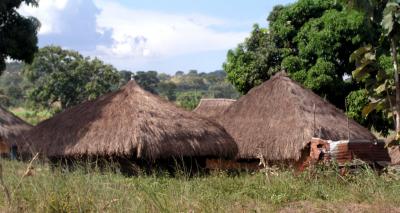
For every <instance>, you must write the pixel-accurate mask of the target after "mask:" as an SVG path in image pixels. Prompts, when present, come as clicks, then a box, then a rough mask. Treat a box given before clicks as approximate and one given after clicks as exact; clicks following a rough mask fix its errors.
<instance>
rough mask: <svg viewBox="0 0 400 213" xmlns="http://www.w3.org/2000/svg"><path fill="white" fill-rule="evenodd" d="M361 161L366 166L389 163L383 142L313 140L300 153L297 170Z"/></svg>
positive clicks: (387, 152) (389, 159)
mask: <svg viewBox="0 0 400 213" xmlns="http://www.w3.org/2000/svg"><path fill="white" fill-rule="evenodd" d="M356 159H359V160H362V161H364V162H366V163H368V164H379V165H382V166H383V165H387V164H389V163H390V162H391V158H390V156H389V151H388V149H387V148H385V143H383V142H373V141H363V140H341V141H330V140H322V139H319V138H313V139H312V140H311V141H310V143H309V144H308V145H307V146H306V148H305V149H304V151H303V152H302V157H301V159H300V160H299V163H298V168H299V169H300V170H303V169H304V168H306V167H307V166H309V165H312V164H315V163H317V162H337V163H338V164H339V166H342V165H345V164H348V163H350V164H352V163H354V162H353V160H356Z"/></svg>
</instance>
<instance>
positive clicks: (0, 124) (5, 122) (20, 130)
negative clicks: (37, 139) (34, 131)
mask: <svg viewBox="0 0 400 213" xmlns="http://www.w3.org/2000/svg"><path fill="white" fill-rule="evenodd" d="M31 128H32V126H31V125H29V124H28V123H26V122H25V121H23V120H21V119H20V118H18V117H17V116H15V115H14V114H12V113H11V112H9V111H7V110H6V109H4V108H3V107H0V141H2V142H3V144H5V145H7V146H9V147H11V146H12V145H17V146H18V145H19V144H20V143H21V140H23V138H24V137H22V136H21V134H24V132H25V131H28V130H29V129H31Z"/></svg>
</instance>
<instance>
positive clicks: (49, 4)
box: [19, 0, 68, 34]
mask: <svg viewBox="0 0 400 213" xmlns="http://www.w3.org/2000/svg"><path fill="white" fill-rule="evenodd" d="M67 3H68V0H40V1H39V7H31V6H27V5H26V4H23V5H22V6H21V7H20V9H19V12H21V14H23V15H25V16H34V17H36V18H37V19H39V21H40V22H41V24H42V25H41V28H40V31H39V34H48V33H60V22H61V16H60V15H61V14H60V11H62V10H64V9H65V7H66V5H67Z"/></svg>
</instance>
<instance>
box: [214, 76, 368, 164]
mask: <svg viewBox="0 0 400 213" xmlns="http://www.w3.org/2000/svg"><path fill="white" fill-rule="evenodd" d="M314 105H315V121H316V122H315V127H316V129H317V130H316V131H315V132H316V134H314V129H315V128H314ZM218 121H219V122H220V123H221V124H222V125H223V126H224V127H225V129H226V130H227V131H228V132H229V133H230V134H231V136H232V137H233V138H234V139H235V141H236V142H237V144H238V148H239V155H238V158H255V157H256V156H257V155H259V154H262V155H263V156H264V158H266V159H267V160H298V159H299V158H300V156H301V150H302V148H303V147H304V146H305V145H306V144H307V143H308V142H309V141H310V140H311V138H312V137H313V136H317V137H318V136H319V137H320V138H322V139H329V140H341V139H348V128H347V121H348V119H347V117H346V115H345V114H344V113H343V112H342V111H341V110H339V109H337V108H336V107H335V106H333V105H332V104H330V103H328V102H327V101H325V100H324V99H322V98H321V97H319V96H318V95H316V94H314V93H313V92H312V91H311V90H308V89H306V88H304V87H302V86H301V85H300V84H298V83H296V82H295V81H293V80H291V79H289V78H288V77H286V76H285V75H284V74H282V73H278V74H277V75H275V76H274V77H272V78H271V79H270V80H269V81H267V82H265V83H263V84H261V85H260V86H258V87H255V88H253V89H252V90H250V91H249V93H248V94H247V95H245V96H243V97H242V98H240V99H239V100H238V101H236V102H235V103H234V104H232V105H231V106H230V107H229V108H228V109H226V110H225V113H224V114H223V115H222V116H220V117H219V118H218ZM318 129H320V130H318ZM349 131H350V139H363V140H374V139H375V137H374V136H373V135H372V134H371V133H370V132H369V131H368V130H367V129H365V128H364V127H362V126H361V125H359V124H358V123H356V122H355V121H353V120H351V119H350V120H349Z"/></svg>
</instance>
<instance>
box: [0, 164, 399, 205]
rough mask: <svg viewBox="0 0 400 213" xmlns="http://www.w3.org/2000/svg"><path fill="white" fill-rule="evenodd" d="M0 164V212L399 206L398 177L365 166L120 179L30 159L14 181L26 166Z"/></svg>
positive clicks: (111, 174)
mask: <svg viewBox="0 0 400 213" xmlns="http://www.w3.org/2000/svg"><path fill="white" fill-rule="evenodd" d="M3 162H4V164H3V165H4V171H3V175H4V181H5V184H6V186H7V187H8V189H9V191H10V192H11V193H12V196H11V197H12V201H11V202H12V205H11V207H10V209H8V208H9V207H8V204H7V199H6V197H5V196H0V211H6V210H7V211H8V210H9V211H12V212H86V211H97V212H120V211H130V212H138V211H139V212H149V211H150V212H160V211H162V212H190V211H194V212H203V211H206V212H242V211H256V212H265V211H276V210H279V209H282V208H289V209H290V206H291V205H301V204H302V203H303V204H305V206H303V207H301V208H304V211H307V208H310V205H311V206H312V207H311V208H333V209H332V211H343V210H344V209H346V208H347V210H350V209H351V208H354V206H360V207H359V208H362V209H361V210H362V211H367V212H369V211H372V212H373V211H374V209H375V211H382V210H384V209H386V210H388V211H390V210H391V212H393V211H394V210H397V211H398V210H399V208H400V198H399V196H398V191H399V190H400V183H399V181H398V180H397V181H396V178H399V176H394V175H389V174H384V175H381V176H378V175H376V174H375V173H374V172H373V171H372V170H370V169H361V170H360V172H359V173H358V174H356V175H347V176H340V175H339V174H338V173H337V172H336V170H334V169H328V170H315V171H314V172H304V173H301V174H297V175H295V174H293V172H291V171H288V170H281V171H277V172H275V173H274V174H270V175H269V176H266V175H265V174H264V173H262V172H260V173H255V174H248V173H243V174H237V175H227V174H226V173H225V172H213V173H212V174H210V175H206V176H201V177H200V176H199V177H197V176H196V177H192V178H188V177H187V176H186V175H184V174H181V175H178V176H177V177H169V176H168V175H159V176H151V175H150V176H138V177H124V176H123V175H121V174H118V173H113V172H99V171H97V170H96V169H93V171H90V172H89V173H87V172H84V171H83V170H82V169H78V170H76V171H72V172H64V173H63V172H60V171H58V170H57V169H56V170H55V171H50V170H49V168H48V167H47V166H43V165H34V168H35V169H34V175H33V176H30V177H25V178H23V179H21V175H22V174H24V171H25V169H26V167H27V165H26V164H24V163H20V162H12V161H3ZM1 193H3V191H1ZM288 206H289V207H288ZM295 208H298V207H295ZM292 210H293V207H292ZM295 210H297V209H295Z"/></svg>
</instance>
